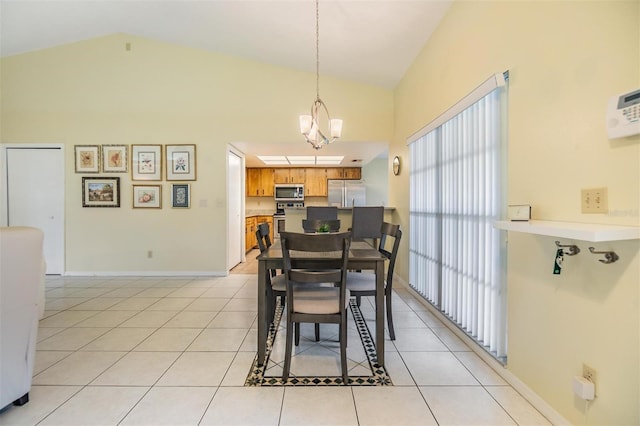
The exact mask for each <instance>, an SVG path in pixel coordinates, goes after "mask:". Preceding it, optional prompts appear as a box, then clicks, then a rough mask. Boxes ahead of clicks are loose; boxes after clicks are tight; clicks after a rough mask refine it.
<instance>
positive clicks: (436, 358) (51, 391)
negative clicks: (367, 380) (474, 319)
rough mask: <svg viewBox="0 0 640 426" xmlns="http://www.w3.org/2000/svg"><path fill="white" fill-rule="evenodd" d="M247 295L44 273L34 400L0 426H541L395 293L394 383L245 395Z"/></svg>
mask: <svg viewBox="0 0 640 426" xmlns="http://www.w3.org/2000/svg"><path fill="white" fill-rule="evenodd" d="M256 287H257V276H256V275H254V274H232V275H230V276H228V277H224V278H190V277H180V278H176V277H166V278H161V277H153V278H150V277H117V278H109V277H49V278H48V279H47V283H46V300H47V302H46V314H45V318H44V319H43V320H42V321H41V322H40V329H39V335H38V346H37V354H36V362H35V371H34V378H33V387H32V390H31V392H30V402H29V403H27V404H26V405H24V406H22V407H13V406H8V407H6V408H5V409H4V410H3V411H1V412H0V425H14V424H19V425H36V424H38V425H119V424H122V425H134V424H138V425H140V424H145V425H198V424H199V425H209V424H212V425H213V424H217V425H296V424H297V425H311V424H317V425H321V424H327V425H357V424H359V425H426V424H439V425H472V424H475V425H503V424H504V425H507V424H509V425H513V424H520V425H538V424H549V423H548V421H547V420H546V419H545V418H544V417H543V416H542V415H541V414H540V413H539V412H538V411H536V410H535V409H534V408H533V407H532V406H531V405H530V404H529V403H528V402H527V401H526V400H525V399H524V398H522V397H521V396H520V395H519V394H518V393H517V392H516V391H514V389H513V388H512V387H510V386H509V385H508V384H507V383H505V382H504V381H503V380H502V379H501V378H500V376H499V375H498V374H496V373H495V372H494V371H493V370H492V369H490V368H489V367H488V366H487V365H486V364H485V363H484V362H483V361H482V360H481V359H480V358H479V357H478V356H477V355H476V354H475V353H474V352H472V351H471V350H470V349H469V348H468V347H467V346H465V344H464V343H463V342H462V341H461V340H460V339H458V338H457V337H456V336H455V335H454V334H453V333H451V332H450V331H449V330H448V329H447V328H445V327H444V326H443V324H442V323H440V322H439V321H438V319H436V318H435V317H434V316H433V315H431V314H430V313H429V312H428V311H427V309H426V308H425V307H424V306H423V305H422V304H421V303H420V302H419V301H417V300H416V299H414V298H413V296H412V295H411V294H410V293H409V292H408V291H406V290H403V289H397V290H396V291H395V292H396V297H395V298H394V302H393V303H394V306H393V309H394V314H395V327H396V336H397V339H396V340H395V341H390V340H387V342H386V343H387V344H386V348H387V352H386V360H387V370H388V372H389V376H390V377H391V380H392V381H393V384H394V386H388V387H386V386H385V387H357V386H353V387H245V386H244V383H245V379H246V377H247V374H248V372H249V368H250V366H251V363H252V361H253V358H254V356H255V351H256V329H255V327H256ZM372 308H373V305H372V303H371V300H366V301H364V302H363V308H362V311H363V314H364V316H365V319H366V320H367V323H368V324H369V327H370V329H373V327H374V324H373V323H372V322H371V321H372V320H373V318H374V315H373V309H372ZM308 333H309V334H310V333H311V329H308ZM333 334H335V333H333ZM322 337H323V339H331V338H332V332H331V330H330V329H326V328H323V329H322ZM351 337H352V335H350V340H349V342H350V343H349V347H350V348H352V350H357V346H358V345H357V344H356V343H355V340H354V338H351ZM274 346H275V345H274ZM305 350H308V352H306V355H305V352H303V351H302V349H299V350H298V353H300V354H301V356H300V357H299V358H298V360H299V361H298V364H297V365H296V367H297V368H299V369H302V370H303V369H306V368H311V369H316V368H317V367H319V366H320V367H322V366H323V365H324V364H326V365H329V367H328V368H330V369H331V368H334V369H335V368H336V366H335V362H334V363H333V365H332V362H331V361H329V362H327V357H329V358H330V357H335V356H337V354H336V353H335V352H332V351H328V352H329V353H328V354H327V353H326V352H327V351H325V352H322V351H317V352H316V353H314V352H313V350H311V349H309V348H306V349H305ZM302 355H305V357H303V356H302ZM310 356H313V357H316V358H315V359H317V360H318V361H317V362H311V363H310V362H308V361H309V360H310V359H311V358H310ZM294 360H295V358H294ZM351 368H358V365H352V366H351ZM301 373H302V372H301ZM315 373H321V372H312V373H309V374H315Z"/></svg>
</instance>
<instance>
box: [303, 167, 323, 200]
mask: <svg viewBox="0 0 640 426" xmlns="http://www.w3.org/2000/svg"><path fill="white" fill-rule="evenodd" d="M304 192H305V194H304V195H305V196H306V197H326V196H327V194H328V191H327V169H321V168H309V169H307V176H306V180H305V182H304Z"/></svg>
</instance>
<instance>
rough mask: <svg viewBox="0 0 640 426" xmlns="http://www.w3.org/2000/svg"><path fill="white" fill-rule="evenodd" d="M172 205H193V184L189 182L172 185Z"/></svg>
mask: <svg viewBox="0 0 640 426" xmlns="http://www.w3.org/2000/svg"><path fill="white" fill-rule="evenodd" d="M171 207H173V208H174V209H188V208H189V207H191V185H189V184H188V183H174V184H172V185H171Z"/></svg>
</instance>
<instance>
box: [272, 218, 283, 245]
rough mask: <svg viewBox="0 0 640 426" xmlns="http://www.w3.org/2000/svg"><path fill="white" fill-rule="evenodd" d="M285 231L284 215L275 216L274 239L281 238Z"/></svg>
mask: <svg viewBox="0 0 640 426" xmlns="http://www.w3.org/2000/svg"><path fill="white" fill-rule="evenodd" d="M284 230H285V229H284V215H275V214H274V215H273V238H274V239H276V238H280V233H281V232H283V231H284Z"/></svg>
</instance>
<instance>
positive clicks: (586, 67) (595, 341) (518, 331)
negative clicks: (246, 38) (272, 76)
mask: <svg viewBox="0 0 640 426" xmlns="http://www.w3.org/2000/svg"><path fill="white" fill-rule="evenodd" d="M639 4H640V3H639V2H638V1H626V2H625V1H620V2H618V1H615V2H614V1H595V2H586V1H575V2H574V1H564V2H559V1H551V2H546V1H535V2H526V1H517V2H516V1H512V2H505V1H496V2H492V1H482V2H476V1H457V2H456V3H454V4H453V6H452V7H451V9H450V11H449V13H448V15H447V16H446V18H445V20H444V21H443V22H442V24H441V25H440V26H439V28H438V29H437V31H436V32H435V34H434V35H433V36H432V38H431V39H430V41H429V42H428V43H427V45H426V46H425V47H424V49H423V51H422V52H421V53H420V55H419V56H418V58H417V59H416V60H415V62H414V63H413V65H412V66H411V68H410V69H409V71H408V72H407V74H406V75H405V78H404V79H403V81H402V82H401V84H400V85H399V86H398V87H397V89H396V91H395V103H396V108H395V126H396V128H395V129H396V130H395V137H394V142H393V144H392V146H391V148H390V152H389V158H393V156H394V155H396V154H398V155H401V156H402V157H403V158H407V156H408V150H407V147H406V146H405V144H406V138H407V137H408V136H409V135H411V134H412V133H413V132H415V131H417V130H418V129H419V128H421V127H422V126H424V125H425V124H427V123H428V122H429V121H431V120H432V119H434V118H435V117H437V116H438V115H439V114H440V113H442V112H443V111H444V110H446V109H447V108H448V107H449V106H451V105H453V104H454V103H455V102H456V101H457V100H459V99H460V98H461V97H462V96H464V95H465V94H466V93H468V92H469V91H471V90H472V89H473V88H474V87H475V86H477V85H478V84H479V83H481V82H482V81H484V80H485V79H486V78H487V77H489V75H491V74H492V73H495V72H502V71H505V70H509V73H510V82H509V144H508V150H509V154H508V158H509V172H508V202H509V203H511V204H520V203H529V204H531V205H532V206H533V216H534V218H536V219H541V220H557V221H573V222H585V223H589V222H591V223H610V224H627V225H635V226H638V225H639V224H640V198H639V197H640V137H639V136H634V137H631V138H625V139H618V140H609V139H608V138H607V135H606V131H605V127H604V123H605V109H606V105H607V101H608V98H609V97H610V96H613V95H615V94H618V93H621V92H624V91H628V90H632V89H637V88H638V87H640V6H639ZM407 163H408V161H405V169H404V170H403V172H402V173H401V175H400V176H399V177H393V176H391V177H390V178H389V179H390V185H392V186H393V187H394V188H396V190H395V191H392V192H390V200H389V203H390V205H393V206H397V207H398V210H397V212H396V213H397V216H396V220H397V221H399V222H400V223H401V224H402V225H403V226H404V227H405V228H406V227H407V224H408V222H409V214H408V205H409V200H408V186H409V185H408V182H409V173H408V172H409V170H407V166H408V164H407ZM396 183H397V184H396ZM600 186H607V187H608V188H609V208H610V211H611V213H610V214H609V215H585V214H582V213H581V211H580V189H581V188H590V187H600ZM555 240H556V238H552V237H537V236H532V235H527V234H517V233H511V234H509V247H508V306H509V312H508V328H509V334H508V338H509V344H508V369H509V370H510V371H511V372H512V373H513V374H515V375H516V376H517V377H518V378H519V379H520V380H522V381H523V382H524V383H526V384H527V385H528V386H529V387H530V388H531V389H532V390H533V391H535V392H536V393H538V394H539V395H540V396H541V397H542V398H544V399H545V400H546V401H547V402H548V403H549V404H550V405H552V406H553V407H554V408H555V409H556V410H557V411H558V412H559V413H561V414H562V415H563V416H564V417H566V418H567V419H569V420H570V421H571V422H572V423H574V424H583V422H584V418H585V404H584V401H582V400H579V399H577V397H575V396H574V395H573V392H572V387H571V379H572V377H573V376H574V375H577V374H580V373H581V369H582V363H583V362H585V363H587V364H589V365H590V366H591V367H593V368H595V369H596V371H597V384H598V386H597V395H598V396H597V399H596V400H595V401H593V402H592V403H591V406H590V408H589V412H588V423H589V424H600V425H605V424H606V425H613V424H616V425H623V424H624V425H630V424H640V413H639V407H640V349H639V343H640V314H639V308H638V304H639V298H640V297H639V296H640V260H639V256H638V251H639V245H640V244H639V241H638V240H634V241H625V242H610V243H609V242H607V243H587V242H584V241H574V242H575V243H576V244H578V245H579V246H580V248H581V249H582V253H581V254H580V255H578V256H575V257H573V258H568V257H565V267H564V269H563V271H562V274H561V275H559V276H558V275H552V266H553V257H554V253H555V244H554V241H555ZM563 242H565V243H569V242H571V241H567V240H563ZM592 245H595V246H596V248H598V249H614V250H615V251H616V252H617V253H618V254H619V255H620V261H619V262H618V263H615V264H611V265H603V264H601V263H599V262H598V261H597V259H598V258H597V257H596V256H594V255H591V254H590V253H589V252H588V247H589V246H592ZM407 247H408V239H407V240H406V241H404V242H403V247H402V252H401V254H400V256H399V259H401V260H399V265H397V267H396V270H397V271H398V273H399V274H400V275H401V276H402V277H403V278H404V279H405V280H407V281H408V272H407V271H408V249H407Z"/></svg>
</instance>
